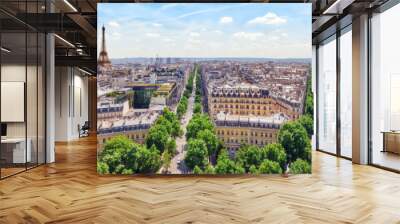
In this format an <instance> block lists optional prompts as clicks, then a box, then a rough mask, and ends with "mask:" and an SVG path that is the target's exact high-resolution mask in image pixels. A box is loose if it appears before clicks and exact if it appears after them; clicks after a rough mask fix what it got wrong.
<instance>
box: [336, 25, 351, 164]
mask: <svg viewBox="0 0 400 224" xmlns="http://www.w3.org/2000/svg"><path fill="white" fill-rule="evenodd" d="M351 48H352V34H351V26H349V27H347V28H346V29H345V30H343V31H342V33H341V36H340V51H339V52H340V155H341V156H344V157H347V158H351V157H352V148H351V147H352V96H353V94H352V49H351Z"/></svg>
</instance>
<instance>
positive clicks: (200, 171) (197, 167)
mask: <svg viewBox="0 0 400 224" xmlns="http://www.w3.org/2000/svg"><path fill="white" fill-rule="evenodd" d="M202 173H203V171H202V170H201V168H200V167H199V166H197V165H196V166H195V167H194V168H193V174H202Z"/></svg>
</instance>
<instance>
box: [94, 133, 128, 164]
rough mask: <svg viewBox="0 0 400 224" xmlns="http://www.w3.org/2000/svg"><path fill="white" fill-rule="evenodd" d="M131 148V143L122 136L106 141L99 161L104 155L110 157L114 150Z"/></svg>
mask: <svg viewBox="0 0 400 224" xmlns="http://www.w3.org/2000/svg"><path fill="white" fill-rule="evenodd" d="M131 148H133V142H132V141H131V140H130V139H129V138H127V137H126V136H124V135H118V136H115V137H113V138H111V139H110V140H108V141H106V143H105V144H104V147H103V150H102V152H101V154H100V159H101V158H102V157H103V156H105V155H110V154H112V153H114V151H116V150H129V149H131Z"/></svg>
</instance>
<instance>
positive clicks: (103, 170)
mask: <svg viewBox="0 0 400 224" xmlns="http://www.w3.org/2000/svg"><path fill="white" fill-rule="evenodd" d="M160 166H161V162H160V155H159V152H158V150H157V149H155V147H153V148H151V149H147V148H146V147H145V146H143V145H140V144H137V143H134V142H133V141H132V140H130V139H128V138H127V137H125V136H116V137H114V138H112V139H110V140H108V141H107V142H106V143H105V145H104V149H103V151H102V152H101V153H100V155H99V160H98V163H97V171H98V172H99V173H100V174H109V173H112V174H133V173H154V172H157V171H158V169H159V168H160Z"/></svg>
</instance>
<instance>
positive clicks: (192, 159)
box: [185, 139, 208, 169]
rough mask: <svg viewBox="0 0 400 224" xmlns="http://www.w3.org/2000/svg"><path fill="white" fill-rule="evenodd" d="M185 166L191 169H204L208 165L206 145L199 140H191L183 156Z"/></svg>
mask: <svg viewBox="0 0 400 224" xmlns="http://www.w3.org/2000/svg"><path fill="white" fill-rule="evenodd" d="M185 164H186V165H187V166H188V167H189V168H190V169H193V168H194V167H195V166H198V167H199V168H202V169H203V168H204V167H206V166H207V164H208V152H207V146H206V143H205V142H204V141H203V140H201V139H191V140H189V142H188V147H187V152H186V155H185Z"/></svg>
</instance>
